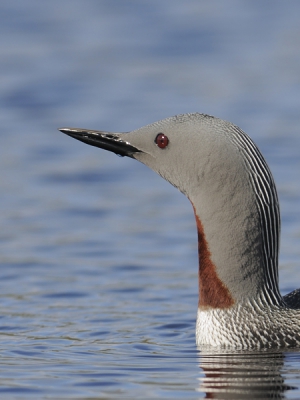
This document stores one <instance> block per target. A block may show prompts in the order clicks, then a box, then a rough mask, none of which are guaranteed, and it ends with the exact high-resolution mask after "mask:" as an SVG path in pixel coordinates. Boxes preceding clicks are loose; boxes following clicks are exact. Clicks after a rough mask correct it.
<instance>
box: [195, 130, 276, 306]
mask: <svg viewBox="0 0 300 400" xmlns="http://www.w3.org/2000/svg"><path fill="white" fill-rule="evenodd" d="M226 136H227V139H229V142H230V146H233V147H234V148H235V152H237V153H238V154H239V156H240V159H241V160H242V163H243V168H241V166H240V165H239V166H238V168H237V167H236V166H235V167H234V168H232V167H231V164H229V166H228V168H226V166H224V171H225V172H224V176H223V180H222V181H221V182H219V183H216V184H215V185H214V183H212V181H211V180H208V181H209V182H210V186H209V190H210V197H209V198H207V197H206V193H207V192H209V190H203V194H202V193H201V194H200V195H197V197H195V199H193V197H192V196H191V198H190V200H191V202H192V204H193V207H194V211H195V217H196V222H197V231H198V252H199V307H200V308H202V309H203V308H230V307H231V306H233V305H234V304H235V303H243V302H244V301H245V300H246V301H247V299H248V300H251V301H252V300H253V299H254V300H255V299H256V298H259V299H260V300H259V301H260V302H263V303H265V304H268V305H278V306H279V305H282V304H283V299H282V297H281V295H280V292H279V286H278V248H279V235H280V213H279V203H278V197H277V192H276V187H275V183H274V180H273V177H272V174H271V172H270V170H269V168H268V166H267V164H266V162H265V160H264V158H263V156H262V155H261V153H260V152H259V150H258V148H257V147H256V145H255V144H254V143H253V141H252V140H251V139H250V138H249V137H248V136H247V135H246V134H245V133H244V132H242V131H241V130H240V129H239V128H237V127H235V126H233V127H232V126H231V129H230V130H228V132H226ZM230 168H231V169H230ZM236 169H237V170H236ZM241 169H242V170H241ZM233 178H234V179H233ZM233 182H234V183H233ZM229 185H230V186H229ZM228 187H230V188H231V190H228ZM217 196H218V197H217ZM214 198H218V201H217V202H215V201H214Z"/></svg>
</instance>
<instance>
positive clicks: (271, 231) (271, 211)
mask: <svg viewBox="0 0 300 400" xmlns="http://www.w3.org/2000/svg"><path fill="white" fill-rule="evenodd" d="M59 130H60V131H61V132H63V133H65V134H66V135H68V136H71V137H73V138H75V139H78V140H79V141H82V142H84V143H86V144H89V145H92V146H96V147H99V148H102V149H105V150H108V151H110V152H114V153H115V154H117V155H119V156H127V157H130V158H133V159H135V160H137V161H140V162H141V163H143V164H145V165H146V166H148V167H149V168H151V169H152V170H153V171H155V172H156V173H158V174H159V175H160V176H161V177H162V178H164V179H165V180H166V181H168V182H169V183H171V184H172V185H173V186H174V187H176V188H178V189H179V190H180V191H181V192H182V193H183V194H184V195H185V196H186V197H187V198H188V199H189V200H190V202H191V204H192V207H193V211H194V215H195V219H196V227H197V233H198V256H199V267H198V268H199V272H198V282H199V300H198V309H197V318H196V344H197V346H202V347H203V346H204V347H205V346H208V347H220V348H222V347H223V348H235V349H263V348H285V347H299V346H300V329H299V328H300V289H296V290H294V291H293V292H291V293H289V294H287V295H285V296H282V295H281V294H280V291H279V278H278V252H279V240H280V209H279V201H278V195H277V190H276V186H275V183H274V179H273V176H272V174H271V171H270V169H269V167H268V165H267V163H266V161H265V159H264V157H263V155H262V154H261V152H260V150H259V149H258V147H257V146H256V144H255V143H254V141H253V140H252V139H251V138H250V137H249V136H248V135H247V134H246V133H245V132H243V131H242V130H241V129H240V128H239V127H238V126H236V125H234V124H232V123H230V122H228V121H225V120H222V119H219V118H216V117H213V116H211V115H208V114H202V113H187V114H180V115H175V116H173V117H169V118H166V119H163V120H161V121H158V122H154V123H152V124H149V125H146V126H144V127H142V128H139V129H136V130H133V131H130V132H125V133H112V132H105V131H98V130H89V129H80V128H59Z"/></svg>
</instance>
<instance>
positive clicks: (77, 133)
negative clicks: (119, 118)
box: [58, 128, 141, 158]
mask: <svg viewBox="0 0 300 400" xmlns="http://www.w3.org/2000/svg"><path fill="white" fill-rule="evenodd" d="M58 130H59V131H61V132H63V133H65V134H66V135H68V136H71V137H73V138H74V139H77V140H80V141H81V142H83V143H86V144H90V145H91V146H95V147H100V148H101V149H105V150H108V151H112V152H113V153H116V154H118V155H120V156H127V157H131V158H134V157H133V155H134V153H140V152H141V150H139V149H137V148H136V147H134V146H132V145H131V144H130V143H128V142H126V141H124V140H122V139H121V135H122V134H121V135H119V134H116V133H109V132H101V131H92V130H90V129H81V128H59V129H58Z"/></svg>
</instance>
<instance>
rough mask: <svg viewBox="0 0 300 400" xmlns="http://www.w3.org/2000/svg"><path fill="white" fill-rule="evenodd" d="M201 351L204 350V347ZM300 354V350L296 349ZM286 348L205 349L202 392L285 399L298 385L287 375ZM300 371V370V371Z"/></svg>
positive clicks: (212, 395) (217, 396) (225, 396)
mask: <svg viewBox="0 0 300 400" xmlns="http://www.w3.org/2000/svg"><path fill="white" fill-rule="evenodd" d="M200 351H201V350H200ZM296 354H298V353H296ZM285 358H286V355H285V354H284V353H283V352H282V351H279V350H278V351H274V350H266V351H259V352H255V351H254V352H244V351H240V352H239V351H236V352H234V351H232V350H231V351H229V350H228V351H222V352H218V351H217V350H216V351H215V353H214V352H212V351H211V350H207V351H205V350H204V351H203V350H202V351H201V359H200V367H201V369H202V370H203V371H204V374H205V377H204V378H201V379H200V387H199V391H200V392H205V393H206V398H209V399H264V398H265V399H282V398H285V392H286V391H287V390H293V389H297V387H296V386H293V385H288V384H286V382H285V378H284V370H283V367H284V360H285ZM298 372H300V370H299V371H298Z"/></svg>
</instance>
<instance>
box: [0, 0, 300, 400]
mask: <svg viewBox="0 0 300 400" xmlns="http://www.w3.org/2000/svg"><path fill="white" fill-rule="evenodd" d="M299 20H300V3H299V2H297V1H290V2H289V5H288V6H287V5H286V4H285V3H283V2H277V1H274V2H272V3H270V2H269V1H261V2H251V1H250V0H249V1H243V2H237V1H233V0H229V1H227V2H226V3H225V2H223V1H215V0H213V1H210V2H209V3H208V2H204V1H198V0H187V1H185V2H182V1H179V0H172V1H171V0H165V1H163V2H161V1H158V0H151V1H150V0H145V1H143V2H141V1H134V0H130V1H126V2H125V1H122V0H112V1H104V0H103V1H96V0H95V1H92V0H90V1H85V2H83V1H82V2H81V1H76V0H72V1H71V0H65V1H64V2H60V1H58V0H53V1H51V2H39V1H37V0H24V1H22V2H6V1H4V2H2V3H1V5H0V50H1V53H0V54H1V57H0V83H1V91H0V107H1V112H0V123H1V131H0V139H1V146H0V169H1V173H0V185H1V186H0V188H1V196H0V210H1V212H0V224H1V231H0V285H1V290H0V296H1V303H0V304H1V313H0V335H1V336H0V396H1V398H31V399H32V398H37V399H41V398H44V399H46V398H47V399H51V398H60V399H67V398H72V399H73V398H78V399H79V398H80V399H96V398H97V399H109V398H115V399H119V398H137V399H138V398H149V399H153V398H160V399H161V398H168V399H175V398H184V399H198V398H216V399H217V398H222V399H235V398H237V399H242V398H249V399H253V398H288V399H293V398H294V399H299V397H300V352H299V351H298V350H288V351H286V350H281V351H261V352H241V351H240V352H238V351H233V350H232V351H221V350H219V351H217V350H216V351H212V350H207V349H200V348H197V347H196V345H195V333H194V332H195V318H196V311H197V300H198V293H197V290H198V289H197V286H198V282H197V243H196V228H195V221H194V217H193V213H192V209H191V206H190V204H189V202H188V200H187V199H186V198H185V197H184V196H183V195H181V194H180V193H179V192H178V191H177V190H176V189H174V188H173V187H171V186H170V185H169V184H168V183H166V182H165V181H163V180H162V179H161V178H160V177H159V176H156V175H155V174H154V173H153V172H152V171H150V170H148V169H147V168H146V167H144V166H143V165H141V164H139V163H137V162H136V161H134V160H131V159H126V158H120V157H117V156H115V155H114V154H110V153H107V152H105V151H102V150H100V149H96V148H92V147H88V146H86V145H83V144H82V143H79V142H77V141H75V140H71V139H70V138H68V137H66V136H65V135H63V134H61V133H60V132H58V131H57V130H56V129H57V128H58V127H61V126H79V127H86V128H91V129H102V130H107V131H116V132H120V131H129V130H132V129H135V128H138V127H140V126H142V125H146V124H148V123H151V122H154V121H156V120H159V119H162V118H165V117H168V116H171V115H175V114H178V113H185V112H195V111H199V112H204V113H208V114H211V115H215V116H217V117H220V118H223V119H227V120H230V121H232V122H234V123H236V124H237V125H239V126H240V127H241V128H242V129H243V130H245V131H246V132H247V133H248V134H250V136H251V137H252V138H253V139H254V140H255V142H256V143H257V144H258V146H259V147H260V149H261V150H262V153H263V154H264V155H265V157H266V159H267V161H268V163H269V165H270V167H271V170H272V172H273V174H274V177H275V181H276V183H277V187H278V192H279V197H280V204H281V214H282V239H281V254H280V287H281V290H282V292H283V293H284V294H285V293H288V292H289V291H291V290H293V289H294V288H296V287H299V286H300V269H299V260H300V250H299V249H300V246H299V245H300V179H299V170H300V169H299V166H300V134H299V130H300V113H299V109H300V96H299V93H300V75H299V71H300V23H299V22H300V21H299Z"/></svg>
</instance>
